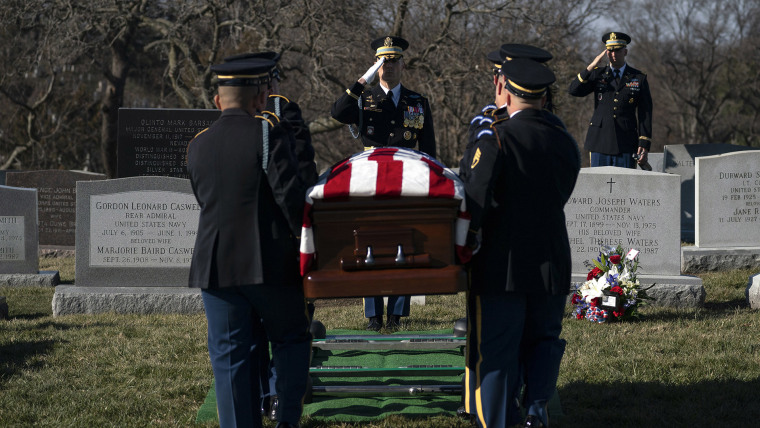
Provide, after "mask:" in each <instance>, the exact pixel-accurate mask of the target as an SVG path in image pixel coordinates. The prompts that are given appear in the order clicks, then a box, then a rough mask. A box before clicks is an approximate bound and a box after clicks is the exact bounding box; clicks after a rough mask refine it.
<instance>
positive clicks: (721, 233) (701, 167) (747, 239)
mask: <svg viewBox="0 0 760 428" xmlns="http://www.w3.org/2000/svg"><path fill="white" fill-rule="evenodd" d="M696 190H697V193H696V226H697V227H696V241H695V244H696V245H697V246H698V247H711V248H720V247H760V151H758V150H753V151H750V152H742V153H728V154H723V155H717V156H704V157H699V158H697V165H696Z"/></svg>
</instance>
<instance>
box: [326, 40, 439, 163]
mask: <svg viewBox="0 0 760 428" xmlns="http://www.w3.org/2000/svg"><path fill="white" fill-rule="evenodd" d="M371 46H372V49H373V50H374V51H375V64H374V65H373V66H372V67H370V68H369V69H368V70H367V72H366V73H364V75H363V76H362V77H360V78H359V80H358V81H357V82H356V83H354V85H353V86H352V87H351V88H349V89H346V93H345V94H344V95H342V96H341V97H340V98H338V100H337V101H335V103H334V104H333V106H332V110H331V111H330V114H331V115H332V117H334V118H335V119H336V120H338V121H339V122H341V123H346V124H351V125H355V126H356V127H357V131H356V132H357V134H355V137H357V138H358V137H361V139H362V144H364V147H365V148H372V147H384V146H396V147H408V148H411V149H413V148H417V149H418V150H420V151H422V152H425V153H427V154H429V155H430V156H433V157H435V131H434V130H433V115H432V112H431V111H430V104H429V103H428V100H427V98H425V97H424V96H422V95H420V94H418V93H417V92H414V91H412V90H410V89H408V88H406V87H405V86H403V85H401V76H402V74H403V72H404V68H405V65H404V51H405V50H406V49H407V48H408V47H409V42H407V41H406V40H404V39H402V38H401V37H393V36H388V37H381V38H379V39H376V40H374V41H373V42H372V43H371ZM375 75H378V77H379V79H380V84H379V85H376V86H374V87H372V88H367V87H366V85H368V84H370V83H372V81H373V80H374V78H375Z"/></svg>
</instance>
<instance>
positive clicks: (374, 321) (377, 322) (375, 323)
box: [367, 317, 383, 331]
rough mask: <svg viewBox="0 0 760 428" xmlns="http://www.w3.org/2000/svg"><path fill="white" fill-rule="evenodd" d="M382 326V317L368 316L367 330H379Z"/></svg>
mask: <svg viewBox="0 0 760 428" xmlns="http://www.w3.org/2000/svg"><path fill="white" fill-rule="evenodd" d="M381 328H383V317H369V324H367V330H373V331H380V329H381Z"/></svg>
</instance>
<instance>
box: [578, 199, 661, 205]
mask: <svg viewBox="0 0 760 428" xmlns="http://www.w3.org/2000/svg"><path fill="white" fill-rule="evenodd" d="M567 203H568V204H577V205H601V206H625V205H630V206H636V207H659V206H660V205H661V204H660V200H659V199H647V198H632V197H628V198H601V197H600V198H597V199H596V202H594V199H593V198H575V197H572V198H570V200H568V201H567Z"/></svg>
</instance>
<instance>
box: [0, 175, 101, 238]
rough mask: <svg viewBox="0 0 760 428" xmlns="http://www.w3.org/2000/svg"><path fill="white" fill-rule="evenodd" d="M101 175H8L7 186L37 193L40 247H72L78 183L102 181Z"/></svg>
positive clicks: (74, 236)
mask: <svg viewBox="0 0 760 428" xmlns="http://www.w3.org/2000/svg"><path fill="white" fill-rule="evenodd" d="M105 178H106V176H105V175H104V174H96V173H92V172H84V171H67V170H58V169H51V170H44V171H25V172H13V171H9V172H8V174H7V177H6V180H7V183H8V185H9V186H15V187H27V188H34V189H37V205H38V209H39V224H38V227H39V236H40V240H39V244H40V245H43V246H45V245H50V246H64V247H74V245H75V241H76V235H75V233H74V229H75V228H76V184H77V181H90V180H105Z"/></svg>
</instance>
